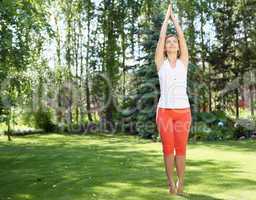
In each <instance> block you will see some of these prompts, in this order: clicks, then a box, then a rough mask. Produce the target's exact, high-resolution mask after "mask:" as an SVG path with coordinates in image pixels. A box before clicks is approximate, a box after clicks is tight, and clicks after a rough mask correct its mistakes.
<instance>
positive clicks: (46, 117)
mask: <svg viewBox="0 0 256 200" xmlns="http://www.w3.org/2000/svg"><path fill="white" fill-rule="evenodd" d="M33 116H34V123H35V127H36V128H40V129H43V130H44V131H46V132H51V131H54V129H55V125H54V123H53V122H52V112H51V110H50V109H49V108H42V109H38V110H37V111H36V112H35V113H34V115H33Z"/></svg>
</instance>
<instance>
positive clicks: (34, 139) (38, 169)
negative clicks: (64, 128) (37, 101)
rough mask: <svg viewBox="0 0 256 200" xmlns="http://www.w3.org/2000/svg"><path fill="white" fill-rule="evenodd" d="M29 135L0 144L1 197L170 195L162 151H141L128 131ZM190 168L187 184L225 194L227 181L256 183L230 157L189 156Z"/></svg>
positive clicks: (58, 199)
mask: <svg viewBox="0 0 256 200" xmlns="http://www.w3.org/2000/svg"><path fill="white" fill-rule="evenodd" d="M25 139H26V140H27V141H25V142H23V143H22V142H21V143H15V142H14V143H8V142H6V143H0V151H1V155H0V166H1V171H0V175H1V180H0V185H4V186H5V187H1V188H0V194H1V195H0V200H2V199H7V198H8V197H10V198H11V199H17V200H23V199H33V200H35V199H40V200H43V199H51V200H65V199H75V200H80V199H81V200H82V199H83V200H84V199H86V200H87V199H88V200H89V199H99V200H108V199H122V200H125V199H138V200H150V199H154V200H162V199H166V198H168V197H170V196H169V195H168V189H167V184H166V183H167V181H166V176H165V172H164V165H163V160H162V155H161V152H159V154H158V155H160V156H157V154H156V152H155V153H153V152H152V150H148V151H147V150H144V151H141V150H138V149H136V148H134V147H133V145H134V144H136V141H135V140H134V139H132V138H129V136H124V137H123V138H122V137H121V138H119V137H118V136H112V137H111V136H109V135H108V136H104V135H100V136H90V135H87V136H56V137H53V138H51V137H50V136H49V138H48V136H43V137H40V136H35V135H33V136H30V137H26V138H25ZM141 141H142V144H143V140H141ZM137 143H139V142H138V141H137ZM159 150H160V149H159ZM160 151H161V150H160ZM187 167H188V170H187V172H186V178H185V179H186V185H187V186H189V185H198V187H199V188H200V187H201V186H203V185H207V186H208V187H210V188H215V189H216V191H218V193H221V192H223V191H224V189H223V186H225V187H229V186H230V187H232V188H233V189H242V188H246V187H247V185H249V184H256V182H255V181H253V180H249V179H238V178H236V173H237V172H240V171H239V170H238V169H239V167H238V166H236V165H235V164H234V163H231V162H225V163H224V162H215V161H212V160H204V161H196V160H187ZM189 168H190V169H189ZM186 185H185V186H186ZM187 195H188V196H187ZM187 195H185V196H183V199H196V200H200V199H203V200H215V199H216V200H220V199H218V198H215V197H214V196H212V195H206V194H195V193H187Z"/></svg>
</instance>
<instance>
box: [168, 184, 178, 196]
mask: <svg viewBox="0 0 256 200" xmlns="http://www.w3.org/2000/svg"><path fill="white" fill-rule="evenodd" d="M168 186H169V193H170V194H171V195H175V194H176V193H177V191H176V187H175V183H174V182H173V181H172V182H170V183H168Z"/></svg>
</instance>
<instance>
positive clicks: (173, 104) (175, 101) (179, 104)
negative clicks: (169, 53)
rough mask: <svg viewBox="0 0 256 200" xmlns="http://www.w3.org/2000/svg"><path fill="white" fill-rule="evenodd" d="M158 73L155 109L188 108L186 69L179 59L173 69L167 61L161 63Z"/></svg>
mask: <svg viewBox="0 0 256 200" xmlns="http://www.w3.org/2000/svg"><path fill="white" fill-rule="evenodd" d="M157 73H158V77H159V83H160V98H159V101H158V104H157V108H159V107H161V108H190V104H189V99H188V95H187V67H186V66H185V65H184V64H183V63H182V61H181V60H180V59H177V60H176V66H175V68H173V67H171V65H170V62H169V60H168V59H165V60H164V62H163V63H162V65H161V67H160V69H159V71H158V72H157Z"/></svg>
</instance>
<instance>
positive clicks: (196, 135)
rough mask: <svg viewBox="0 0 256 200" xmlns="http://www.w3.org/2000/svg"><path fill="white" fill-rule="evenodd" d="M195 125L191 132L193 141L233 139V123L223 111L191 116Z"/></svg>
mask: <svg viewBox="0 0 256 200" xmlns="http://www.w3.org/2000/svg"><path fill="white" fill-rule="evenodd" d="M193 118H194V119H195V123H193V126H192V130H191V137H192V138H193V139H194V140H198V139H199V140H225V139H232V138H234V132H235V127H234V121H233V119H231V118H229V117H228V116H227V115H226V114H225V112H223V111H214V112H199V113H195V114H193Z"/></svg>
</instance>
